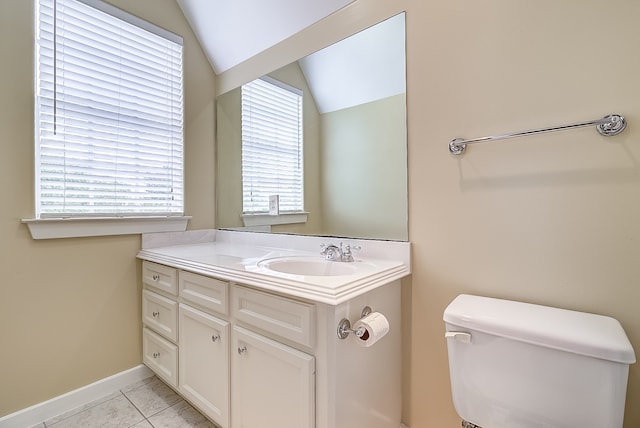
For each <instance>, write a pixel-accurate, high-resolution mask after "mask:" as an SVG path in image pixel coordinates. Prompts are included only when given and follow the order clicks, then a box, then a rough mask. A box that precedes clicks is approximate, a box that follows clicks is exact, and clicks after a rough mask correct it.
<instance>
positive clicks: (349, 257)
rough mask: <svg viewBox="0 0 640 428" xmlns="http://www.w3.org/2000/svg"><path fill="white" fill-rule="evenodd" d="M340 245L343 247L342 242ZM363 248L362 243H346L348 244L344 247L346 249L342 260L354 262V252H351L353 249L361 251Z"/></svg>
mask: <svg viewBox="0 0 640 428" xmlns="http://www.w3.org/2000/svg"><path fill="white" fill-rule="evenodd" d="M340 247H342V243H340ZM361 249H362V247H361V246H360V245H351V244H346V246H345V247H344V251H343V252H342V261H343V262H352V261H353V254H352V253H351V250H353V251H360V250H361Z"/></svg>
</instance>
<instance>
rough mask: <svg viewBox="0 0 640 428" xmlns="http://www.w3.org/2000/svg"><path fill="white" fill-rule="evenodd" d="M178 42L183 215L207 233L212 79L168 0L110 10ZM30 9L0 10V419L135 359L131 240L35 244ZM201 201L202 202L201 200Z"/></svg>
mask: <svg viewBox="0 0 640 428" xmlns="http://www.w3.org/2000/svg"><path fill="white" fill-rule="evenodd" d="M112 3H114V4H115V5H118V6H120V7H122V8H124V9H127V10H129V11H131V12H132V13H134V14H136V15H138V16H140V17H142V18H146V19H148V20H150V21H151V22H154V23H156V24H158V25H160V26H163V27H165V28H167V29H169V30H171V31H173V32H176V33H179V34H181V35H183V36H184V38H185V64H186V65H185V74H186V77H185V80H186V83H185V86H186V87H185V92H186V94H185V96H186V106H185V134H186V146H185V157H186V159H185V164H186V170H187V175H186V177H185V181H186V211H187V213H188V214H191V215H193V216H194V219H193V221H192V222H191V225H190V227H192V228H203V227H212V226H213V224H214V210H213V200H214V199H213V193H214V188H213V169H214V168H213V165H214V157H213V156H214V146H213V142H214V135H213V130H214V126H213V121H212V118H213V116H214V112H213V95H214V93H215V85H214V82H215V77H214V75H213V72H212V71H211V68H210V66H209V64H208V62H207V60H206V58H205V57H204V55H203V54H202V52H201V50H200V47H199V45H198V44H197V43H196V41H195V37H194V36H193V34H192V33H191V30H190V29H189V27H188V25H187V23H186V21H185V19H184V18H183V17H182V14H181V12H180V9H179V8H178V6H177V5H176V3H175V2H174V1H173V0H161V1H159V0H137V1H135V2H131V1H127V0H117V1H113V2H112ZM33 21H34V18H33V2H32V1H25V0H2V1H0V57H1V58H2V65H1V66H0V81H1V82H2V83H1V85H2V87H1V88H2V89H1V90H0V147H1V148H2V155H1V156H0V183H2V184H3V186H2V189H3V202H2V203H1V204H0V272H2V282H1V285H0V348H1V349H2V351H1V352H0V379H1V381H0V385H1V386H0V416H2V415H5V414H8V413H12V412H14V411H17V410H19V409H22V408H24V407H27V406H30V405H33V404H35V403H38V402H41V401H44V400H47V399H50V398H52V397H55V396H58V395H60V394H63V393H65V392H67V391H70V390H73V389H76V388H79V387H81V386H84V385H86V384H89V383H91V382H94V381H96V380H99V379H102V378H104V377H107V376H110V375H113V374H115V373H118V372H120V371H123V370H126V369H129V368H131V367H134V366H136V365H138V364H140V363H141V362H142V355H141V352H142V351H141V335H140V328H141V324H140V316H141V315H140V285H139V277H140V272H139V263H138V262H137V261H136V260H135V255H136V252H137V251H138V250H139V248H140V237H139V236H137V235H132V236H115V237H102V238H84V239H59V240H48V241H33V240H32V239H31V237H30V235H29V232H28V231H27V228H26V227H25V226H24V225H22V224H21V223H20V219H22V218H29V217H33V215H34V202H33V200H34V197H33V185H34V184H33V183H34V180H33V145H34V143H33V138H34V135H33V93H34V92H33ZM201 195H202V197H201Z"/></svg>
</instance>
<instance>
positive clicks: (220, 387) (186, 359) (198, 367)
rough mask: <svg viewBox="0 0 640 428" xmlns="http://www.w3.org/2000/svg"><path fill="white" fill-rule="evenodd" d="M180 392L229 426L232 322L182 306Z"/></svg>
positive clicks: (223, 424)
mask: <svg viewBox="0 0 640 428" xmlns="http://www.w3.org/2000/svg"><path fill="white" fill-rule="evenodd" d="M179 313H180V321H179V325H180V335H179V338H180V346H179V358H178V361H179V376H178V379H179V382H180V383H179V387H178V389H179V391H180V392H181V393H182V394H183V395H184V397H185V398H187V399H188V400H189V401H191V402H192V403H193V404H195V405H196V407H198V409H199V410H200V411H201V412H203V413H205V414H206V415H207V416H208V417H210V418H211V419H212V420H213V421H214V422H215V423H216V424H218V425H220V427H221V428H228V427H229V394H230V392H229V323H228V322H226V321H223V320H221V319H219V318H216V317H214V316H212V315H209V314H207V313H204V312H202V311H199V310H197V309H194V308H192V307H190V306H188V305H184V304H180V309H179Z"/></svg>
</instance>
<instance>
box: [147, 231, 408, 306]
mask: <svg viewBox="0 0 640 428" xmlns="http://www.w3.org/2000/svg"><path fill="white" fill-rule="evenodd" d="M145 238H146V239H145ZM339 241H343V242H349V243H352V244H357V245H360V246H361V247H362V248H363V250H362V251H361V252H358V253H354V258H355V261H354V262H331V263H348V264H350V265H351V264H352V263H353V265H352V266H353V267H355V269H354V270H355V273H354V274H349V275H335V276H315V275H294V274H289V273H282V272H276V271H274V270H271V269H268V268H266V267H264V266H261V265H259V262H261V261H264V260H266V259H271V258H275V257H285V256H294V257H297V256H304V257H312V258H315V257H317V258H318V260H322V256H321V255H320V250H319V247H320V244H319V243H320V242H324V243H338V242H339ZM174 242H175V243H177V244H178V245H172V244H173V243H174ZM380 256H384V257H380ZM386 256H388V258H387V257H386ZM138 258H140V259H142V260H147V261H151V262H156V263H160V264H163V265H167V266H171V267H175V268H178V269H183V270H186V271H189V272H194V273H198V274H202V275H207V276H212V277H216V278H219V279H223V280H228V281H234V282H238V283H242V284H246V285H251V286H254V287H258V288H261V289H264V290H269V291H274V292H277V293H282V294H285V295H290V296H295V297H300V298H304V299H309V300H312V301H315V302H320V303H326V304H331V305H337V304H340V303H342V302H345V301H347V300H349V299H351V298H353V297H356V296H358V295H360V294H363V293H366V292H367V291H370V290H373V289H375V288H377V287H379V286H381V285H385V284H388V283H389V282H391V281H395V280H397V279H400V278H402V277H405V276H407V275H409V274H410V273H411V268H410V264H409V243H408V242H388V241H373V240H353V239H341V238H321V237H307V236H295V235H269V234H261V233H250V232H232V231H211V230H209V231H206V232H205V231H202V232H200V233H196V232H194V231H191V232H185V233H183V234H176V233H170V234H150V235H149V236H144V237H143V249H142V250H141V251H140V252H139V253H138Z"/></svg>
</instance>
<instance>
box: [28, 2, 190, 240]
mask: <svg viewBox="0 0 640 428" xmlns="http://www.w3.org/2000/svg"><path fill="white" fill-rule="evenodd" d="M36 1H37V25H36V28H37V30H36V31H37V33H36V124H35V127H36V151H35V152H36V168H35V170H36V218H37V219H46V218H51V217H55V218H61V217H62V218H69V217H71V218H74V217H96V216H99V217H137V216H182V215H183V213H184V203H183V200H184V198H183V181H184V180H183V131H182V126H183V89H182V85H183V82H182V38H181V37H179V36H176V35H174V34H172V33H169V32H167V31H165V30H163V29H161V28H158V27H156V26H154V25H153V24H150V23H147V22H145V21H142V20H141V19H139V18H137V17H134V16H132V15H129V14H127V13H126V12H123V11H122V10H120V9H117V8H114V7H112V6H110V5H108V4H106V3H104V2H101V1H98V0H36ZM32 233H33V231H32Z"/></svg>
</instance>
